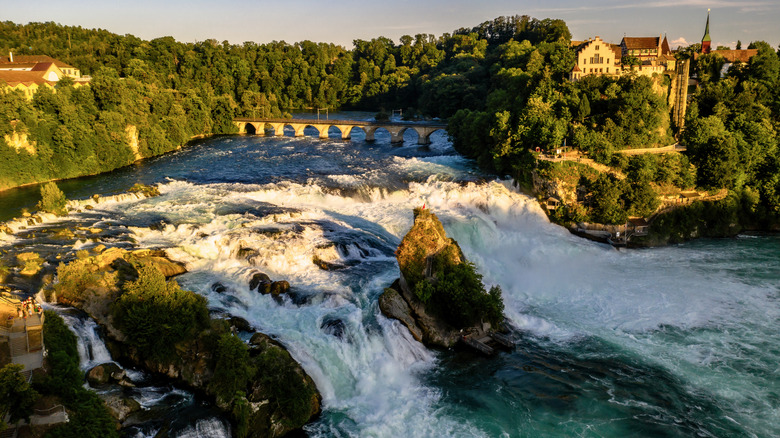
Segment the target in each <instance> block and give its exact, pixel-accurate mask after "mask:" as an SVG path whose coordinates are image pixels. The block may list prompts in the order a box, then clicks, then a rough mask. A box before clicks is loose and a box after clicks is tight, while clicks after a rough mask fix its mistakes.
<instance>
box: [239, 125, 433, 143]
mask: <svg viewBox="0 0 780 438" xmlns="http://www.w3.org/2000/svg"><path fill="white" fill-rule="evenodd" d="M233 123H235V124H236V126H238V132H239V134H249V135H260V136H264V135H269V133H271V132H273V133H272V134H270V135H273V136H276V137H281V136H283V135H284V128H285V127H286V126H289V127H291V128H292V130H293V132H294V135H295V137H302V136H303V135H304V134H303V130H304V129H306V128H307V127H309V126H311V127H312V128H314V129H316V130H317V132H318V133H319V138H322V139H325V138H329V135H328V131H329V130H330V128H332V127H335V128H336V129H338V130H339V132H340V133H341V139H342V140H349V139H350V138H351V135H352V130H353V129H356V128H357V129H361V130H362V131H363V132H365V133H366V141H374V140H375V138H374V134H375V133H376V131H377V130H378V129H384V130H386V131H387V132H389V133H390V143H393V144H396V143H403V141H404V133H405V132H406V131H407V130H409V129H411V130H413V131H415V132H416V133H417V144H421V145H426V144H430V143H431V134H433V133H434V132H436V131H446V130H447V124H446V123H433V122H422V123H404V122H391V121H386V122H369V121H365V120H323V119H275V118H236V119H233Z"/></svg>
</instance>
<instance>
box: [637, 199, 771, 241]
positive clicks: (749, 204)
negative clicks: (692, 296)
mask: <svg viewBox="0 0 780 438" xmlns="http://www.w3.org/2000/svg"><path fill="white" fill-rule="evenodd" d="M768 219H769V217H768V216H767V215H766V214H765V211H764V210H763V208H762V207H761V204H760V202H759V195H758V193H757V192H755V191H754V190H752V189H750V188H745V189H741V190H735V191H731V192H729V195H728V196H727V197H726V198H725V199H723V200H720V201H717V202H696V203H693V204H691V205H688V206H685V207H682V208H678V209H675V210H672V211H671V212H669V213H666V214H663V215H660V216H658V217H657V218H656V219H655V221H654V222H653V226H652V227H651V228H650V235H649V236H647V237H645V238H639V239H636V240H637V243H638V244H643V243H645V244H650V245H655V244H658V243H667V242H668V243H679V242H684V241H686V240H689V239H692V238H697V237H723V236H734V235H736V234H737V233H740V232H743V231H745V230H756V229H768V228H770V227H771V226H773V223H771V222H767V220H768Z"/></svg>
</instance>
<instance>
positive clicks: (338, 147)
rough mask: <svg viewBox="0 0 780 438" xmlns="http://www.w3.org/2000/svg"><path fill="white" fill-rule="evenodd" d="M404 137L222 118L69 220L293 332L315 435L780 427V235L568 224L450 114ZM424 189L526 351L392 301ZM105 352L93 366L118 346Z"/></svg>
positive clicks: (705, 432) (87, 190) (115, 179)
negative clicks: (414, 327)
mask: <svg viewBox="0 0 780 438" xmlns="http://www.w3.org/2000/svg"><path fill="white" fill-rule="evenodd" d="M309 134H312V133H309ZM333 135H334V136H335V135H336V134H333ZM386 137H389V135H386V136H385V137H383V136H382V135H381V133H377V142H376V143H366V142H364V141H362V138H361V136H360V133H357V134H354V135H353V139H352V140H351V141H348V142H342V141H339V140H336V139H332V140H327V141H320V140H318V139H316V138H312V137H304V138H290V137H282V138H262V137H250V136H235V137H219V138H213V139H210V140H207V141H204V142H201V143H199V144H197V145H195V146H192V147H190V148H187V149H183V150H181V151H178V152H176V153H174V154H171V155H167V156H164V157H159V158H157V159H153V160H149V161H148V162H145V163H143V164H141V165H140V166H136V167H134V168H132V169H123V170H120V171H118V172H116V173H114V174H111V175H105V176H100V177H93V178H90V179H85V180H81V182H80V183H71V185H67V184H66V185H65V188H66V189H67V190H66V193H67V194H68V195H69V196H70V197H78V196H82V197H86V196H89V195H91V194H92V193H101V194H110V193H116V192H117V191H121V190H123V189H126V188H127V187H129V186H130V185H132V183H134V182H146V183H159V184H160V191H161V193H162V194H161V196H159V197H155V198H148V199H129V200H128V199H124V200H112V201H109V202H105V203H100V204H98V205H96V206H95V209H94V210H91V211H89V212H85V213H79V214H74V215H72V216H71V217H69V218H66V219H65V221H66V222H67V221H75V222H79V223H84V222H86V223H87V225H90V224H98V225H100V224H103V225H105V224H110V226H111V228H113V229H116V230H117V231H116V232H115V233H114V234H113V235H112V236H110V239H105V240H106V241H101V240H100V239H96V240H95V241H91V240H84V241H82V242H80V243H78V244H77V245H78V247H79V248H88V247H90V246H92V245H96V244H98V243H103V244H106V245H109V246H110V245H111V244H118V243H117V242H119V243H122V244H126V240H123V238H120V237H121V236H120V237H118V236H117V234H122V233H124V234H125V235H127V236H129V238H131V239H132V240H133V241H134V242H135V244H137V245H139V246H141V247H152V248H167V249H169V255H170V256H172V257H173V258H175V259H177V260H179V261H182V262H184V263H185V264H186V265H187V268H188V270H189V272H188V273H187V274H184V275H182V276H181V277H179V279H178V280H179V282H180V283H181V284H182V285H183V286H184V287H186V288H189V289H191V290H194V291H196V292H198V293H201V294H203V295H204V296H206V297H207V299H208V301H209V305H210V307H212V308H213V309H217V310H221V311H224V312H228V313H230V314H233V315H236V316H240V317H242V318H245V319H247V320H248V321H249V322H250V323H251V324H252V325H254V326H255V327H256V328H257V329H259V330H260V331H263V332H265V333H268V334H269V335H271V336H273V337H274V338H276V339H278V340H279V341H281V342H282V343H283V344H284V345H285V346H286V347H287V348H288V349H289V350H290V352H291V354H292V355H293V357H295V359H296V360H298V361H299V362H300V363H301V364H302V365H303V367H304V368H305V369H306V371H307V372H308V373H309V374H310V375H311V376H312V378H313V379H314V380H315V382H316V384H317V387H318V389H319V390H320V392H321V393H322V395H323V408H324V411H323V415H322V416H321V417H320V418H319V419H318V420H317V421H315V422H313V423H311V424H309V425H307V427H306V432H307V433H308V434H309V435H312V436H323V437H333V436H336V437H342V436H354V437H358V436H361V437H362V436H381V437H397V436H415V437H419V436H430V437H438V436H463V437H471V436H513V437H514V436H693V435H695V436H756V437H763V436H778V435H780V372H779V371H778V363H780V342H778V337H777V333H778V329H780V323H778V321H780V308H779V307H778V298H780V286H778V284H780V282H779V281H778V279H780V239H779V238H778V237H777V236H742V237H740V238H737V239H731V240H711V241H697V242H693V243H688V244H684V245H679V246H674V247H668V248H659V249H650V250H632V251H624V250H621V251H616V250H614V249H612V248H611V247H607V246H603V245H599V244H594V243H592V242H588V241H585V240H582V239H579V238H577V237H574V236H572V235H570V234H569V233H568V232H567V231H566V230H564V229H562V228H560V227H558V226H555V225H552V224H550V223H549V222H548V221H547V219H546V217H545V215H544V213H543V212H542V210H541V209H540V207H539V205H538V203H537V202H536V201H535V200H534V199H531V198H529V197H528V196H526V195H523V194H521V193H519V192H518V191H517V190H515V189H514V188H513V187H512V184H511V183H510V182H507V181H503V180H500V179H497V178H495V177H494V176H490V175H482V174H480V172H479V171H478V170H477V169H476V168H475V167H474V165H473V163H471V162H470V161H468V160H465V159H463V158H462V157H460V156H458V155H457V154H456V153H455V152H454V151H453V150H452V148H451V145H450V144H449V142H448V141H447V138H446V136H444V135H443V134H441V133H439V135H434V137H433V141H434V142H433V144H432V145H431V146H430V147H418V146H417V145H416V144H414V142H415V140H416V137H415V136H414V134H410V133H407V142H406V143H405V144H404V145H403V146H400V147H396V146H390V145H389V144H388V143H389V142H388V139H389V138H386ZM423 204H425V205H426V208H430V209H431V210H432V211H434V212H435V213H436V214H437V215H438V216H439V217H440V219H441V220H442V222H443V224H444V227H445V229H446V231H447V233H448V235H449V236H451V237H453V238H454V239H456V240H457V241H458V243H459V244H460V246H461V248H462V249H463V251H464V253H465V254H466V256H467V257H468V258H469V259H470V260H471V261H473V262H474V263H475V264H476V266H477V267H478V269H479V270H480V272H481V273H482V274H483V275H484V280H485V282H486V283H487V285H488V286H490V285H493V284H498V285H500V286H501V287H502V289H503V292H504V302H505V305H506V315H507V316H508V317H509V319H510V321H511V324H512V326H513V336H514V338H515V339H516V340H517V341H518V347H517V348H516V349H515V350H514V351H512V352H508V353H502V354H500V355H499V356H498V357H497V358H493V359H484V358H481V357H475V356H473V355H471V354H470V353H467V352H460V351H429V350H427V349H426V348H424V347H423V346H422V345H421V344H419V343H417V342H416V341H414V339H413V338H412V337H411V335H410V334H409V333H408V331H407V330H406V329H405V328H404V327H403V326H401V325H400V324H399V323H397V322H395V321H391V320H388V319H386V318H385V317H383V316H382V315H381V312H380V311H379V309H378V305H377V297H378V296H379V294H381V293H382V291H383V288H385V287H387V286H388V285H389V284H390V283H391V282H392V281H393V280H394V279H395V278H396V277H397V275H398V266H397V264H396V262H395V258H394V255H393V252H394V250H395V248H396V247H397V245H398V243H399V242H400V239H401V238H402V237H403V235H404V234H405V233H406V231H407V230H408V229H409V228H410V227H411V224H412V208H414V207H418V206H422V205H423ZM150 225H153V227H151V228H150ZM111 239H113V240H111ZM19 240H20V239H17V240H16V241H14V242H13V243H16V244H18V243H19ZM21 240H22V241H23V239H21ZM0 245H6V243H3V242H0ZM8 245H10V244H8ZM73 249H78V248H73ZM315 258H317V259H319V260H323V261H326V262H328V263H329V264H331V265H333V266H337V267H339V268H340V269H335V270H322V269H320V268H319V267H317V266H316V265H315V264H314V263H313V260H314V259H315ZM258 270H259V271H262V272H265V273H267V274H268V275H269V276H270V277H271V278H272V279H274V280H287V281H289V283H290V284H291V285H292V290H291V293H290V295H289V296H288V297H285V298H284V299H283V300H282V301H281V302H276V301H274V300H273V299H272V298H271V297H270V296H263V295H259V294H257V293H256V292H251V291H250V290H249V286H248V283H249V279H250V278H251V276H252V274H253V273H254V272H256V271H258ZM215 283H219V284H221V285H223V286H224V287H225V288H226V291H224V292H221V293H220V292H215V289H214V288H212V286H213V285H214V284H215ZM71 324H72V325H73V326H74V327H77V328H76V329H77V330H78V331H80V332H82V338H85V337H86V338H89V337H90V336H91V335H90V333H94V330H93V328H92V327H91V326H89V324H88V323H83V322H72V323H71ZM86 351H87V353H86V354H85V356H84V357H83V358H82V363H83V364H92V363H93V362H95V363H97V362H99V361H101V360H104V359H105V357H104V356H103V354H104V353H103V352H102V351H98V350H95V349H94V348H92V349H91V351H92V353H91V354H89V353H88V352H89V351H90V349H86ZM98 358H99V359H98ZM85 367H86V365H85ZM147 395H148V396H149V397H152V396H153V395H154V394H153V391H150V392H149V393H148V394H147ZM209 428H216V429H218V430H219V431H220V432H219V433H223V434H224V433H226V431H228V430H229V429H228V428H226V426H225V424H224V422H223V420H221V419H218V418H214V417H211V416H208V415H206V416H199V417H197V419H193V420H192V422H191V424H190V425H189V426H187V427H182V428H181V429H180V433H179V436H205V435H204V434H206V435H208V433H209V432H206V431H208V430H211V429H209ZM215 433H216V432H215ZM139 434H140V435H139V436H143V435H146V434H147V433H146V432H139Z"/></svg>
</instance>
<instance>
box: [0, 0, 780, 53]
mask: <svg viewBox="0 0 780 438" xmlns="http://www.w3.org/2000/svg"><path fill="white" fill-rule="evenodd" d="M708 8H709V9H711V13H710V14H711V16H710V36H711V37H712V44H713V47H716V46H718V45H723V46H730V47H731V48H735V46H736V42H737V41H738V40H741V41H742V43H743V48H746V47H747V44H748V43H749V42H750V41H754V40H763V41H766V42H768V43H769V44H770V45H771V46H772V47H777V46H778V44H780V26H779V25H778V24H777V23H780V1H778V0H745V1H742V0H739V1H738V0H709V1H707V0H643V1H637V0H627V1H614V0H588V1H587V2H583V1H581V0H562V1H554V0H547V1H537V0H515V1H510V0H470V1H464V0H394V1H387V0H363V1H357V0H331V1H323V0H318V1H314V0H284V1H279V0H277V1H268V0H209V1H206V0H157V1H153V0H80V1H78V2H73V1H61V0H60V1H55V0H36V1H34V2H33V1H24V2H20V1H18V0H0V11H2V13H1V14H0V20H3V21H12V22H15V23H20V24H26V23H28V22H32V21H35V22H44V21H54V22H57V23H60V24H64V25H73V26H81V27H84V28H102V29H106V30H109V31H111V32H114V33H118V34H132V35H135V36H137V37H140V38H143V39H154V38H158V37H163V36H173V37H174V38H175V39H177V40H179V41H184V42H195V41H203V40H206V39H215V40H217V41H224V40H227V41H229V42H231V43H234V44H241V43H243V42H245V41H254V42H257V43H267V42H270V41H286V42H288V43H294V42H298V41H302V40H311V41H316V42H333V43H336V44H340V45H343V46H344V47H346V48H348V49H351V48H352V41H353V40H355V39H364V40H367V39H371V38H375V37H379V36H385V37H388V38H391V39H392V40H393V41H395V42H396V43H397V42H398V40H399V38H400V37H401V36H402V35H415V34H418V33H426V34H433V35H435V36H439V35H441V34H443V33H445V32H450V33H451V32H452V31H453V30H455V29H458V28H461V27H474V26H476V25H478V24H480V23H482V22H484V21H487V20H492V19H493V18H496V17H499V16H502V15H518V14H519V15H529V16H531V17H535V18H539V19H543V18H560V19H563V20H564V21H565V22H566V24H567V25H568V26H569V29H570V30H571V33H572V39H575V40H584V39H587V38H592V37H595V36H600V37H601V38H602V39H603V40H605V41H607V42H612V43H615V44H617V43H620V40H621V39H622V38H623V36H635V37H638V36H655V35H662V34H663V35H666V36H667V37H668V39H669V42H670V45H671V46H672V48H674V47H676V46H678V45H684V46H685V45H688V44H691V43H696V42H700V41H701V38H702V36H703V35H704V24H705V21H706V19H707V9H708Z"/></svg>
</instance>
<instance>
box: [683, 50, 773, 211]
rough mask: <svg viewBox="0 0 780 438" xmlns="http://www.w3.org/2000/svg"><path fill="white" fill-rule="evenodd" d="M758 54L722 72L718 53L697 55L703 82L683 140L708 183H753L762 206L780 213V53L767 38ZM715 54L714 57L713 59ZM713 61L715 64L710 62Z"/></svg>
mask: <svg viewBox="0 0 780 438" xmlns="http://www.w3.org/2000/svg"><path fill="white" fill-rule="evenodd" d="M749 48H751V49H757V50H758V54H757V55H756V56H754V57H753V58H751V59H750V62H748V63H746V64H743V63H736V64H734V65H732V66H731V67H730V68H729V70H728V72H727V73H726V74H725V75H724V76H723V77H721V75H720V68H716V67H719V66H722V65H723V63H722V62H717V59H716V58H717V57H719V55H717V54H710V55H704V56H701V57H699V59H698V70H699V71H702V72H703V71H708V70H709V71H710V74H704V73H702V74H700V79H701V87H699V89H698V90H697V91H696V94H695V95H694V101H693V103H692V104H691V105H690V107H689V110H688V115H687V122H686V126H687V128H686V130H685V133H684V136H683V140H684V141H685V143H686V144H687V145H688V148H689V151H690V157H691V162H692V163H693V164H694V165H696V166H697V167H698V168H699V172H698V175H697V176H698V177H697V183H698V184H699V185H701V186H702V187H706V188H720V187H726V188H729V189H736V190H740V189H742V188H750V189H752V190H755V191H757V192H758V193H759V195H760V201H759V204H760V205H759V206H758V208H760V209H763V210H765V212H766V214H771V215H775V216H776V215H778V214H780V148H778V141H779V137H778V128H779V127H780V58H779V57H778V54H777V52H775V50H774V49H772V48H771V47H770V46H769V45H768V44H767V43H765V42H762V41H759V42H754V43H752V44H751V45H750V46H749ZM713 58H715V59H713ZM711 64H717V65H716V66H715V67H711Z"/></svg>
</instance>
